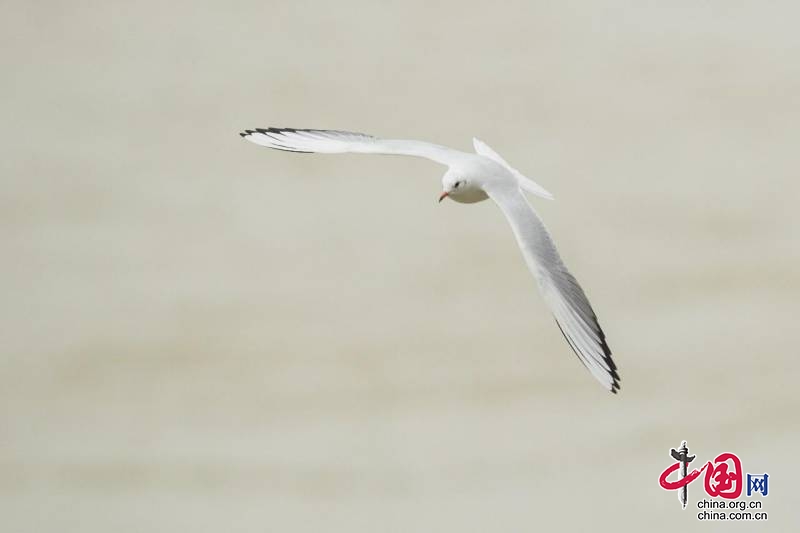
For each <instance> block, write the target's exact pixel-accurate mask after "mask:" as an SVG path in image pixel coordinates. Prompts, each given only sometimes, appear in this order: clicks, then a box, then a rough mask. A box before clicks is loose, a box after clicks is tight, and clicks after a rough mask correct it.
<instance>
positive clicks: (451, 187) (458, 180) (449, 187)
mask: <svg viewBox="0 0 800 533" xmlns="http://www.w3.org/2000/svg"><path fill="white" fill-rule="evenodd" d="M445 198H450V199H451V200H455V201H456V202H460V203H464V204H471V203H474V202H480V201H481V200H485V199H486V198H487V196H486V193H484V192H483V189H481V188H480V186H479V185H478V184H477V183H476V182H475V181H474V180H472V179H470V178H468V177H467V176H466V175H465V174H464V173H461V172H452V171H449V172H447V173H446V174H445V175H444V176H443V177H442V194H440V195H439V201H440V202H441V201H442V200H444V199H445Z"/></svg>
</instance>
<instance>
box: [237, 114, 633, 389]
mask: <svg viewBox="0 0 800 533" xmlns="http://www.w3.org/2000/svg"><path fill="white" fill-rule="evenodd" d="M240 135H241V136H242V137H244V138H245V139H247V140H248V141H250V142H252V143H255V144H258V145H261V146H267V147H269V148H274V149H277V150H285V151H288V152H305V153H311V152H314V153H320V154H343V153H359V154H385V155H410V156H415V157H424V158H426V159H430V160H432V161H435V162H437V163H439V164H442V165H444V166H446V167H448V168H447V172H446V173H445V175H444V176H443V177H442V189H443V190H442V193H441V195H440V196H439V201H440V202H441V201H442V200H444V199H445V198H450V199H451V200H455V201H456V202H460V203H465V204H470V203H475V202H480V201H482V200H485V199H487V198H491V199H492V200H494V202H495V203H496V204H497V205H498V206H499V207H500V210H501V211H502V212H503V214H504V215H505V216H506V218H507V219H508V222H509V224H511V229H512V231H513V232H514V236H515V237H516V239H517V244H519V247H520V249H521V250H522V255H523V257H524V258H525V262H526V263H527V265H528V268H529V269H530V270H531V272H532V273H533V275H534V277H535V278H536V280H537V281H538V283H539V290H540V291H541V293H542V296H544V299H545V301H546V302H547V304H548V305H549V306H550V309H551V310H552V312H553V315H554V316H555V319H556V324H558V327H559V329H560V330H561V333H562V334H563V335H564V338H566V339H567V342H568V343H569V345H570V347H571V348H572V350H573V351H574V352H575V353H576V354H577V356H578V358H579V359H580V361H581V363H583V365H584V366H585V367H586V368H588V369H589V372H591V373H592V375H593V376H594V377H595V378H596V379H597V381H599V382H600V383H601V384H602V385H603V386H604V387H605V388H606V389H608V390H609V391H611V392H613V393H615V394H616V392H617V391H618V390H619V388H620V386H619V381H620V377H619V374H618V373H617V366H616V365H615V364H614V361H613V360H612V359H611V350H610V349H609V347H608V343H606V337H605V334H604V333H603V330H602V329H600V324H598V322H597V316H596V315H595V313H594V311H593V310H592V306H591V305H590V304H589V300H588V299H587V298H586V295H585V294H584V292H583V289H581V286H580V285H578V282H577V281H576V280H575V278H574V277H573V276H572V274H570V272H569V270H567V267H566V266H564V263H563V262H562V261H561V256H560V255H559V254H558V250H556V246H555V244H554V243H553V240H552V239H551V238H550V234H549V233H548V232H547V229H546V228H545V226H544V223H543V222H542V220H541V219H540V218H539V216H538V215H537V214H536V211H534V210H533V208H532V207H531V205H530V204H529V203H528V201H527V199H526V198H525V195H524V194H523V192H522V191H523V190H524V191H528V192H530V193H532V194H535V195H537V196H541V197H543V198H547V199H550V200H552V199H553V195H551V194H550V193H549V192H547V191H546V190H544V188H542V187H541V186H540V185H538V184H537V183H535V182H534V181H533V180H531V179H529V178H526V177H525V176H523V175H522V174H521V173H520V172H519V171H517V170H516V169H514V168H512V167H511V166H510V165H509V164H508V163H506V161H505V160H504V159H503V158H502V157H500V156H499V155H498V154H497V152H495V151H494V150H492V149H491V148H489V147H488V146H487V145H486V144H484V143H483V142H481V141H479V140H478V139H473V144H474V146H475V153H474V154H472V153H467V152H462V151H460V150H454V149H452V148H447V147H446V146H439V145H437V144H431V143H427V142H423V141H412V140H390V139H379V138H377V137H373V136H371V135H365V134H363V133H353V132H348V131H335V130H314V129H295V128H258V129H255V130H245V131H244V132H243V133H240Z"/></svg>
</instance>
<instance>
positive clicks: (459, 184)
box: [455, 181, 461, 189]
mask: <svg viewBox="0 0 800 533" xmlns="http://www.w3.org/2000/svg"><path fill="white" fill-rule="evenodd" d="M460 186H461V182H460V181H457V182H456V184H455V188H456V189H458V188H459V187H460Z"/></svg>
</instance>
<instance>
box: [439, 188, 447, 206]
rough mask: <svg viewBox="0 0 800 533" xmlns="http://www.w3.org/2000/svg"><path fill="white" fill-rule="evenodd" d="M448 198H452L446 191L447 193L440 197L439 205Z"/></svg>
mask: <svg viewBox="0 0 800 533" xmlns="http://www.w3.org/2000/svg"><path fill="white" fill-rule="evenodd" d="M448 196H450V195H449V194H448V193H447V191H445V192H443V193H442V194H440V195H439V203H442V200H444V199H445V198H447V197H448Z"/></svg>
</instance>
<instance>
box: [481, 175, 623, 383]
mask: <svg viewBox="0 0 800 533" xmlns="http://www.w3.org/2000/svg"><path fill="white" fill-rule="evenodd" d="M486 192H487V194H488V195H489V196H490V197H491V198H492V200H494V201H495V202H496V203H497V205H498V206H500V209H501V211H503V214H505V216H506V218H507V219H508V222H509V223H510V224H511V229H512V230H513V231H514V236H515V237H516V238H517V243H518V244H519V247H520V248H521V249H522V255H523V256H524V258H525V262H526V263H527V264H528V268H530V270H531V272H532V273H533V274H534V276H535V277H536V279H537V281H538V282H539V289H540V290H541V292H542V295H543V296H544V299H545V301H546V302H547V304H548V305H549V306H550V309H551V310H552V312H553V315H554V316H555V319H556V323H557V324H558V327H559V328H560V329H561V333H563V334H564V337H565V338H566V339H567V342H568V343H569V345H570V347H572V350H573V351H574V352H575V353H576V354H577V356H578V358H579V359H580V360H581V362H582V363H583V364H584V366H586V368H588V369H589V371H590V372H591V373H592V375H593V376H594V377H595V378H596V379H597V380H598V381H599V382H600V383H602V384H603V386H604V387H606V388H607V389H608V390H610V391H611V392H613V393H616V392H617V390H619V380H620V377H619V374H618V373H617V365H615V364H614V361H613V360H612V359H611V350H610V349H609V347H608V344H607V343H606V336H605V334H604V333H603V330H602V329H600V324H598V322H597V316H596V315H595V314H594V311H593V310H592V306H591V305H590V304H589V300H588V299H587V298H586V294H584V292H583V289H581V286H580V285H578V282H577V281H576V280H575V278H574V277H573V276H572V274H570V272H569V271H568V270H567V267H566V266H564V263H563V262H562V261H561V257H560V256H559V254H558V250H556V246H555V244H554V243H553V239H551V238H550V234H549V233H548V232H547V228H545V227H544V223H542V220H541V219H540V218H539V216H538V215H537V214H536V212H535V211H534V210H533V208H532V207H531V206H530V204H529V203H528V201H527V200H526V199H525V196H524V195H523V194H522V192H521V191H520V190H519V188H518V187H514V186H509V185H498V186H495V187H493V188H492V187H490V188H489V190H487V191H486Z"/></svg>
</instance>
